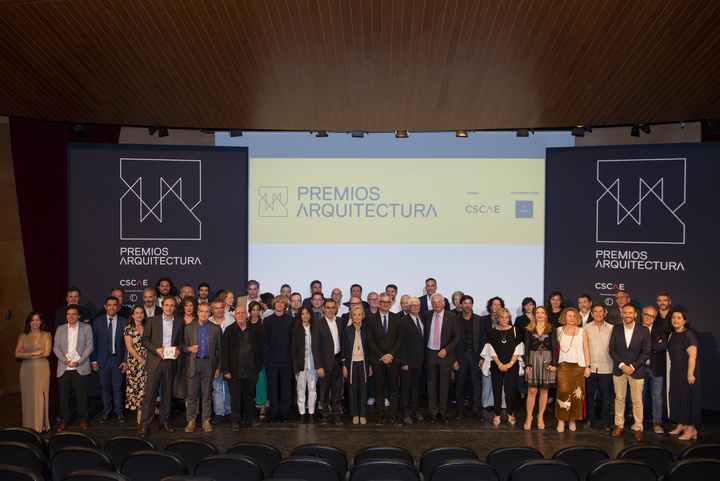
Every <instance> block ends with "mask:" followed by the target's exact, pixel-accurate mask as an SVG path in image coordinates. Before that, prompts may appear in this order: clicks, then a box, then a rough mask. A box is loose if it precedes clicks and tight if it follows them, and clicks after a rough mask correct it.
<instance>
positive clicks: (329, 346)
mask: <svg viewBox="0 0 720 481" xmlns="http://www.w3.org/2000/svg"><path fill="white" fill-rule="evenodd" d="M344 327H345V326H344V325H343V322H342V319H341V318H339V317H336V318H335V328H336V329H337V333H338V341H340V350H341V352H342V341H343V328H344ZM310 333H311V335H312V352H313V360H314V361H315V369H331V368H332V367H333V365H334V363H335V346H334V345H333V338H332V333H331V331H330V325H329V324H328V321H327V319H326V318H325V316H323V317H322V318H321V319H318V320H316V321H315V322H314V323H313V326H312V329H311V331H310Z"/></svg>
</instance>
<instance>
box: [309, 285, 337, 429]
mask: <svg viewBox="0 0 720 481" xmlns="http://www.w3.org/2000/svg"><path fill="white" fill-rule="evenodd" d="M318 294H320V296H321V297H322V293H318ZM336 310H337V306H336V305H335V301H333V300H332V299H325V301H323V315H322V317H321V318H320V319H318V320H316V321H315V322H314V323H313V325H312V327H311V328H310V332H311V337H312V352H313V360H314V362H315V369H316V370H317V375H318V390H319V392H318V397H319V398H320V406H321V407H322V416H323V419H322V424H329V422H330V418H331V417H333V418H334V420H335V424H338V425H340V424H343V420H342V417H341V416H340V397H341V396H342V390H343V377H342V356H341V354H340V346H342V336H343V331H344V326H343V324H342V320H341V319H340V318H339V317H335V311H336Z"/></svg>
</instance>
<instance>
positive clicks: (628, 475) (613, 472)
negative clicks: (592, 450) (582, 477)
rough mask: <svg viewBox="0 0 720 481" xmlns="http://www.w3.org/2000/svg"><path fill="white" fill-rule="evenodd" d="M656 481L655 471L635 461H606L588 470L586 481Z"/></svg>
mask: <svg viewBox="0 0 720 481" xmlns="http://www.w3.org/2000/svg"><path fill="white" fill-rule="evenodd" d="M625 479H631V480H632V481H657V476H656V475H655V471H653V468H651V467H650V466H649V465H648V464H646V463H643V462H642V461H637V460H635V459H608V460H607V461H602V462H600V463H598V464H596V465H595V466H593V467H592V468H591V469H590V472H589V473H588V475H587V478H586V480H587V481H619V480H625Z"/></svg>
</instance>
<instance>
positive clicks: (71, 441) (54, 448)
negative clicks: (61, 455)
mask: <svg viewBox="0 0 720 481" xmlns="http://www.w3.org/2000/svg"><path fill="white" fill-rule="evenodd" d="M70 446H80V447H85V448H98V449H99V448H100V445H99V444H98V443H97V441H95V439H94V438H93V437H92V436H90V435H88V434H85V433H80V432H74V431H63V432H61V433H57V434H56V435H55V436H53V437H51V438H50V440H49V441H48V457H49V458H50V459H52V458H53V456H55V453H57V452H58V451H60V450H61V449H62V448H67V447H70Z"/></svg>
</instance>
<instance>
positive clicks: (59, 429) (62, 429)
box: [55, 423, 67, 433]
mask: <svg viewBox="0 0 720 481" xmlns="http://www.w3.org/2000/svg"><path fill="white" fill-rule="evenodd" d="M65 428H67V424H65V423H60V424H58V425H57V427H56V428H55V429H57V432H59V433H61V432H63V431H65Z"/></svg>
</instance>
